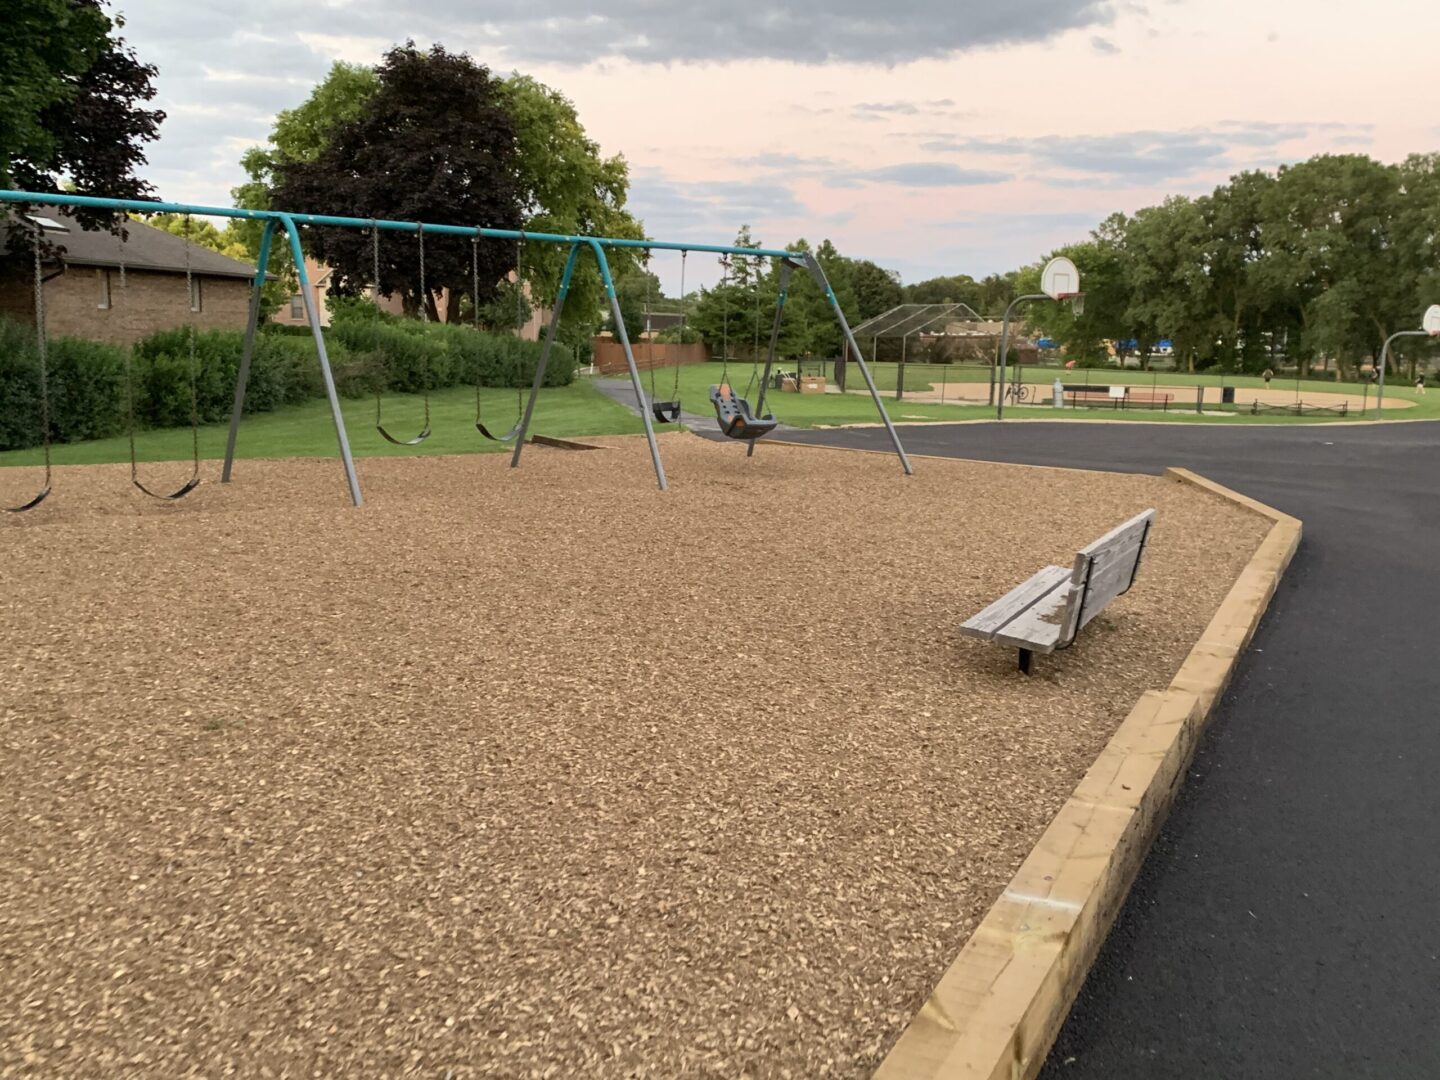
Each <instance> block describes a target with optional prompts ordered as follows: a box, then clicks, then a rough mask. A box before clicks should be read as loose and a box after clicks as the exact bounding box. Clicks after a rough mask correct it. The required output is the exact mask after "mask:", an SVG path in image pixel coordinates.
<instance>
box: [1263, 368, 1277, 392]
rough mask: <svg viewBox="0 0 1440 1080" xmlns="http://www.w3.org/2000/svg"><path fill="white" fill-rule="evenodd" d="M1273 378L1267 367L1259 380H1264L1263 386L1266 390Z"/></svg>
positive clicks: (1272, 373)
mask: <svg viewBox="0 0 1440 1080" xmlns="http://www.w3.org/2000/svg"><path fill="white" fill-rule="evenodd" d="M1274 377H1275V372H1273V371H1271V370H1270V369H1269V368H1268V367H1267V368H1266V369H1265V370H1264V372H1263V373H1262V374H1261V375H1260V378H1262V379H1264V380H1265V386H1266V388H1267V389H1268V388H1269V386H1270V380H1271V379H1273V378H1274Z"/></svg>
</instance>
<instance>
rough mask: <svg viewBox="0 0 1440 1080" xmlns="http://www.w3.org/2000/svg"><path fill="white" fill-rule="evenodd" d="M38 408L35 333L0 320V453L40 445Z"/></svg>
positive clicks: (29, 328) (38, 371)
mask: <svg viewBox="0 0 1440 1080" xmlns="http://www.w3.org/2000/svg"><path fill="white" fill-rule="evenodd" d="M40 408H41V403H40V361H39V356H38V354H37V353H36V351H35V331H34V330H33V329H32V328H31V327H28V326H22V325H21V324H20V323H17V322H12V321H11V320H10V319H0V450H17V449H20V448H21V447H26V446H39V445H40V442H41V441H42V440H41V436H40V415H41V412H40Z"/></svg>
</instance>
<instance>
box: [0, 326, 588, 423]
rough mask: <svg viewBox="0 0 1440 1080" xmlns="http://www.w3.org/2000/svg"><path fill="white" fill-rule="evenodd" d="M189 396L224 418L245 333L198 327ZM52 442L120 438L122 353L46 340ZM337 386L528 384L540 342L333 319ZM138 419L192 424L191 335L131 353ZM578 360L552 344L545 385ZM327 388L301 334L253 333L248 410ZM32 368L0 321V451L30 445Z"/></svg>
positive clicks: (21, 334) (161, 335) (34, 361)
mask: <svg viewBox="0 0 1440 1080" xmlns="http://www.w3.org/2000/svg"><path fill="white" fill-rule="evenodd" d="M194 344H195V360H196V368H197V371H198V376H197V378H196V398H197V404H198V406H199V414H200V420H201V422H202V423H211V422H215V421H219V420H224V419H226V418H227V417H228V416H229V415H230V409H231V407H232V405H233V403H234V394H235V377H236V374H237V372H238V371H239V367H240V353H241V350H242V348H243V345H244V335H243V333H241V332H240V331H238V330H201V331H196V332H195V336H194ZM46 345H47V348H46V355H47V358H48V363H47V365H46V370H47V373H48V379H49V390H50V401H49V403H50V438H51V440H52V441H54V442H78V441H80V440H83V439H103V438H106V437H109V436H113V435H119V434H122V433H123V432H124V431H125V427H126V413H127V400H126V399H127V394H126V379H125V351H124V350H123V349H122V348H121V347H119V346H115V345H106V344H102V343H99V342H93V341H86V340H82V339H78V338H52V339H50V340H49V341H48V342H47V343H46ZM325 345H326V350H327V352H328V354H329V356H330V363H331V367H332V369H333V371H334V372H335V381H336V385H337V387H338V389H339V391H340V393H341V394H343V395H345V396H347V397H361V396H364V395H366V394H373V393H374V392H375V391H376V389H379V388H384V389H389V390H394V391H399V392H405V393H411V392H418V391H420V390H423V389H427V388H428V389H432V390H435V389H441V388H443V387H447V386H456V385H473V384H476V383H479V384H480V385H482V386H518V385H528V384H529V382H530V380H531V379H532V378H533V377H534V372H535V364H536V362H537V360H538V359H539V355H540V346H539V345H538V344H537V343H535V342H532V341H518V340H516V339H515V338H513V337H510V336H509V335H505V334H489V333H481V332H477V331H475V330H473V329H468V328H465V327H459V326H446V325H444V324H429V325H426V324H422V323H409V322H384V323H380V324H378V325H376V324H373V323H369V322H360V321H355V320H345V321H341V322H337V323H336V324H335V325H334V326H332V327H331V329H330V330H329V331H328V332H327V333H326V338H325ZM131 362H132V364H133V375H132V377H133V380H134V387H135V421H136V424H137V425H138V426H141V427H174V426H181V425H188V424H189V423H190V331H189V330H188V329H186V328H180V329H175V330H162V331H160V332H158V333H155V334H151V335H150V336H149V337H147V338H145V339H143V340H142V341H139V342H136V344H135V345H134V347H133V349H132V350H131ZM575 370H576V364H575V358H574V356H573V354H572V353H570V352H569V350H566V349H563V348H558V347H557V348H556V349H555V351H554V352H553V353H552V354H551V357H550V363H549V366H548V367H547V369H546V377H545V385H546V386H565V385H568V384H569V383H570V382H572V381H573V380H574V378H575ZM324 393H325V387H324V383H323V381H322V379H321V375H320V366H319V364H318V363H317V362H316V357H315V343H314V341H313V339H312V338H310V337H308V336H300V335H297V334H290V333H285V332H271V331H266V332H263V333H261V334H259V335H257V337H256V341H255V354H254V357H253V358H252V360H251V364H250V381H249V384H248V386H247V390H246V395H245V411H246V412H247V413H249V412H269V411H270V410H272V409H276V408H279V407H280V406H282V405H294V404H298V403H300V402H304V401H309V400H311V399H314V398H317V397H322V396H324ZM40 416H41V400H40V365H39V360H38V352H37V346H36V341H35V332H34V330H33V329H32V328H29V327H25V326H22V325H20V324H18V323H15V322H12V321H10V320H8V319H3V318H0V450H14V449H20V448H22V447H28V446H38V445H39V444H40V442H41V441H42V439H41V425H40Z"/></svg>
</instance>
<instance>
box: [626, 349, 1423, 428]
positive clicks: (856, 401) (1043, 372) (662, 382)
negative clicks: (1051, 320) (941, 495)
mask: <svg viewBox="0 0 1440 1080" xmlns="http://www.w3.org/2000/svg"><path fill="white" fill-rule="evenodd" d="M897 369H898V365H896V364H890V363H882V364H872V365H871V372H872V373H873V375H874V377H875V384H876V386H877V387H878V388H879V389H881V390H894V389H895V385H896V382H897V377H898V370H897ZM751 370H752V365H751V364H749V363H742V364H737V363H734V362H731V364H730V365H729V375H728V379H729V382H730V384H731V385H732V386H733V387H735V390H736V392H737V393H740V394H742V395H743V394H744V392H745V390H746V384H747V382H748V381H749V379H750V373H751ZM1021 372H1022V375H1023V377H1024V380H1025V382H1027V383H1031V384H1036V385H1039V386H1042V387H1046V388H1048V387H1049V385H1050V384H1051V383H1053V382H1054V381H1055V376H1056V375H1057V374H1060V373H1059V372H1057V371H1056V369H1055V368H1031V367H1026V368H1022V369H1021ZM720 373H721V366H720V365H719V364H715V363H709V364H697V365H690V366H687V367H683V368H682V369H681V372H680V394H681V397H682V398H683V399H684V401H685V404H686V408H687V409H689V410H690V411H692V412H705V411H707V410H708V409H709V408H710V401H709V390H710V386H711V385H712V384H714V383H717V382H719V381H720ZM1087 375H1088V376H1089V381H1090V382H1092V383H1098V384H1101V385H1104V384H1107V383H1112V382H1113V383H1119V382H1126V383H1130V384H1135V385H1142V386H1148V385H1150V384H1151V382H1152V380H1153V381H1154V383H1155V385H1158V386H1221V385H1227V386H1237V387H1240V388H1242V389H1252V388H1253V389H1260V388H1263V387H1264V385H1265V381H1264V380H1263V379H1261V378H1259V377H1250V376H1234V375H1228V376H1224V377H1223V378H1222V377H1221V376H1218V375H1189V374H1185V373H1183V372H1158V373H1151V372H1139V371H1121V370H1119V369H1112V370H1104V369H1097V370H1084V371H1082V370H1075V371H1068V372H1064V373H1063V375H1062V377H1063V379H1064V381H1065V382H1067V383H1081V382H1085V381H1086V376H1087ZM989 377H990V376H989V369H988V368H984V367H972V366H961V365H936V364H925V365H921V364H906V365H905V388H906V389H907V390H925V389H928V388H929V387H930V386H931V385H933V386H935V387H936V388H937V389H938V388H939V387H940V385H941V382H942V379H943V380H944V381H945V382H947V383H948V384H949V385H951V386H954V385H956V384H957V383H970V384H976V383H986V382H988V380H989ZM642 379H644V380H645V388H646V391H647V392H648V391H649V388H650V384H649V380H648V374H645V373H642ZM673 380H674V373H673V370H659V371H656V373H655V388H656V391H657V393H658V395H659V396H660V397H662V398H665V397H668V396H669V395H670V390H671V387H672V386H673V385H674V381H673ZM848 382H849V393H847V394H845V395H844V396H843V397H842V396H840V395H837V394H793V393H785V394H780V393H775V392H774V391H772V392H771V393H770V394H768V395H767V396H766V408H768V409H772V410H773V411H774V412H775V415H776V416H778V417H779V418H780V420H781V422H782V423H785V424H789V425H792V426H794V427H815V426H817V425H829V424H856V423H867V422H875V421H878V420H879V416H878V415H877V414H876V412H875V407H874V405H873V404H872V403H871V401H870V397H869V395H868V394H867V393H865V390H864V388H865V382H864V379H863V378H862V377H861V375H860V372H859V370H858V369H856V368H854V366H853V365H852V368H851V372H850V378H849V380H848ZM1294 386H1295V380H1294V379H1290V380H1283V379H1276V380H1274V382H1272V383H1271V385H1270V388H1271V390H1278V391H1286V390H1290V389H1292V388H1293V387H1294ZM972 392H973V385H972ZM1317 393H1329V394H1334V393H1342V394H1355V395H1359V394H1360V393H1361V387H1360V386H1358V385H1356V384H1354V383H1336V382H1333V381H1329V380H1320V379H1308V380H1303V381H1302V382H1301V383H1300V396H1301V398H1302V400H1303V399H1304V397H1305V395H1306V394H1317ZM758 396H759V394H758V389H757V387H756V386H754V385H752V386H751V387H750V392H749V398H750V403H751V404H752V405H754V404H755V402H756V400H757V398H758ZM1370 397H1371V399H1372V400H1373V398H1374V388H1373V387H1372V388H1371V393H1370ZM1385 397H1386V399H1387V400H1388V399H1391V398H1403V399H1404V400H1407V401H1413V402H1414V403H1415V405H1414V407H1413V408H1408V409H1388V410H1386V414H1385V415H1386V418H1387V419H1394V420H1399V419H1405V420H1421V419H1433V418H1436V417H1440V391H1432V392H1431V393H1429V394H1426V395H1424V396H1421V395H1418V394H1416V392H1415V389H1414V387H1412V386H1405V385H1401V386H1393V385H1387V386H1386V387H1385ZM1044 400H1046V401H1047V402H1048V400H1049V398H1048V394H1046V395H1045V398H1044ZM885 405H886V408H887V409H888V410H889V411H890V417H891V419H892V420H897V421H899V420H904V421H906V422H911V421H916V420H930V421H937V420H938V421H944V420H949V421H952V422H953V421H957V420H980V419H989V418H993V417H994V415H995V410H994V408H993V407H990V406H986V405H940V404H930V403H924V402H918V401H911V400H909V399H902V400H901V401H898V402H897V401H895V400H894V399H893V398H890V397H887V398H886V399H885ZM1179 405H1180V403H1179V402H1172V403H1171V408H1170V410H1169V411H1168V412H1160V411H1158V410H1145V409H1126V410H1123V411H1111V410H1108V409H1099V410H1097V409H1064V410H1050V409H1045V410H1043V411H1042V410H1041V409H1038V408H1029V407H1022V408H1020V409H1018V410H1015V409H1012V408H1008V407H1007V414H1008V415H1010V416H1012V417H1014V418H1016V419H1018V418H1021V417H1030V418H1032V419H1039V418H1042V417H1043V419H1046V420H1052V419H1053V420H1083V419H1105V420H1148V421H1154V420H1161V419H1164V420H1169V421H1174V422H1177V423H1191V424H1317V423H1326V422H1330V421H1334V420H1339V419H1346V420H1356V419H1361V418H1362V416H1361V414H1360V413H1359V410H1353V411H1352V413H1351V415H1349V416H1347V417H1336V416H1328V417H1327V416H1305V417H1299V416H1284V415H1276V414H1266V415H1261V416H1251V415H1250V414H1249V413H1246V412H1241V413H1236V414H1233V415H1229V416H1214V415H1198V414H1196V413H1195V412H1193V411H1186V410H1184V409H1181V408H1179V407H1178V406H1179ZM1373 415H1374V413H1373V410H1372V412H1371V416H1373Z"/></svg>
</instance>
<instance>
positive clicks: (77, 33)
mask: <svg viewBox="0 0 1440 1080" xmlns="http://www.w3.org/2000/svg"><path fill="white" fill-rule="evenodd" d="M123 25H124V21H123V20H122V19H120V18H119V17H118V16H116V17H114V18H112V17H110V16H109V15H107V14H106V13H105V11H104V10H103V8H102V6H101V4H100V2H99V0H7V3H6V4H5V8H4V23H3V30H0V185H3V186H5V187H18V188H22V189H24V190H27V191H60V190H62V187H61V185H62V181H64V182H65V183H66V184H68V185H73V189H78V190H80V191H83V192H100V193H103V194H105V195H109V196H112V197H115V198H132V199H133V198H144V197H146V196H148V195H149V194H150V193H151V190H152V189H151V187H150V185H149V184H148V183H146V182H145V181H143V180H141V179H139V178H138V177H136V175H135V169H136V168H137V167H138V166H139V165H142V164H144V162H145V151H144V144H145V143H147V142H152V141H154V139H155V138H156V137H157V136H158V134H159V129H160V124H161V122H162V121H163V120H164V119H165V114H164V113H163V112H161V111H159V110H158V109H146V108H143V107H141V103H142V102H147V101H150V100H151V99H152V98H154V96H155V88H154V86H153V84H152V80H153V79H154V77H155V74H156V71H155V68H154V67H153V66H150V65H148V64H142V63H140V61H139V60H138V59H137V58H136V56H135V53H134V51H133V50H132V49H130V48H128V47H127V46H126V44H125V41H124V39H123V38H121V37H120V36H119V33H118V32H119V30H120V29H121V27H123ZM75 216H76V217H77V218H79V220H80V221H81V222H82V223H84V224H85V225H86V226H87V227H91V228H94V227H98V226H101V225H105V226H112V227H113V226H116V225H118V223H119V218H118V217H117V216H116V215H114V214H111V213H110V212H109V211H104V210H90V209H85V208H77V209H76V211H75Z"/></svg>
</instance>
